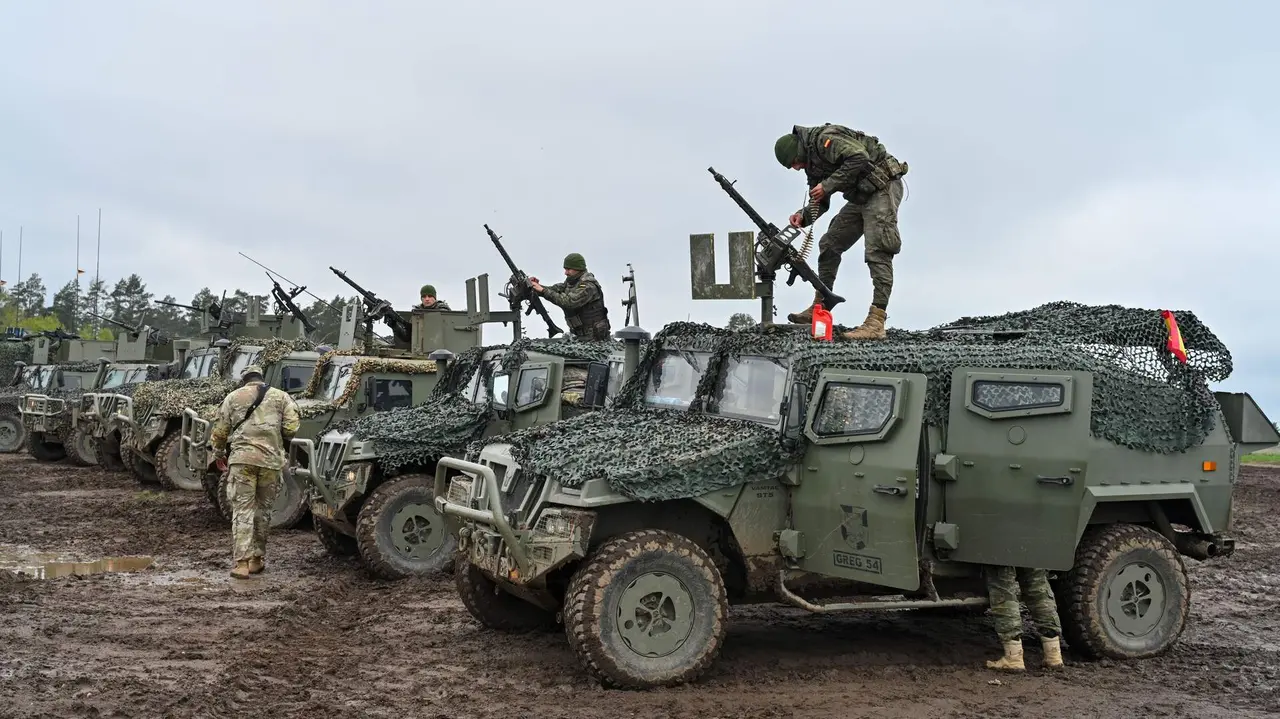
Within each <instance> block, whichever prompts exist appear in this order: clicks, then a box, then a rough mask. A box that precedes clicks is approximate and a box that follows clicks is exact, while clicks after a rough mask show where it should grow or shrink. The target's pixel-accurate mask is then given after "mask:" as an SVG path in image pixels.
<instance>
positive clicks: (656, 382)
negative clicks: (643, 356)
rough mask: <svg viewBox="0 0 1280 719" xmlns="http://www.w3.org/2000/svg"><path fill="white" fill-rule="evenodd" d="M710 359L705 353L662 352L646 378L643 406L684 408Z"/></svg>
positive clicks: (695, 389) (691, 397) (691, 399)
mask: <svg viewBox="0 0 1280 719" xmlns="http://www.w3.org/2000/svg"><path fill="white" fill-rule="evenodd" d="M710 359H711V354H710V353H709V352H687V351H685V350H663V351H662V354H661V355H660V356H659V358H658V362H657V364H655V365H654V367H653V372H651V373H650V375H649V386H648V387H647V388H646V389H645V392H644V401H645V403H646V404H652V405H661V406H666V407H679V408H681V409H684V408H687V407H688V406H689V404H690V403H691V402H692V401H693V395H694V393H695V392H696V391H697V390H698V380H699V379H701V377H702V372H703V371H704V370H705V369H706V368H707V362H708V361H709V360H710Z"/></svg>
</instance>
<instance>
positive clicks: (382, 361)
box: [299, 350, 437, 419]
mask: <svg viewBox="0 0 1280 719" xmlns="http://www.w3.org/2000/svg"><path fill="white" fill-rule="evenodd" d="M356 354H358V353H357V352H353V351H351V350H340V351H336V352H328V353H325V354H324V355H323V356H322V357H321V358H320V360H319V361H318V362H317V363H316V370H315V372H313V373H312V375H311V379H310V380H309V381H308V382H307V388H306V390H304V392H303V394H302V396H303V397H305V398H307V399H317V398H316V393H317V392H319V391H320V381H321V379H322V378H323V376H324V371H325V369H326V368H327V367H328V366H329V365H330V364H331V363H332V362H333V360H334V358H335V357H340V356H348V357H349V356H352V355H356ZM436 369H437V367H436V363H435V362H432V361H431V360H427V359H407V358H398V357H360V358H359V359H357V360H356V361H355V362H353V363H352V364H351V376H350V377H349V378H348V379H347V384H346V385H345V386H344V387H343V389H342V394H340V395H338V396H337V397H334V398H331V399H324V400H323V401H322V402H314V403H312V402H309V403H307V404H306V405H300V406H299V412H300V413H301V415H302V417H303V418H304V419H305V418H307V417H314V416H317V415H320V414H324V413H325V412H329V411H332V410H333V409H335V408H337V407H342V406H345V405H346V404H347V402H349V401H351V398H352V397H354V396H355V394H356V392H359V391H360V389H361V384H360V378H361V377H362V376H363V375H364V374H365V373H366V372H385V373H399V374H408V375H415V374H432V373H434V372H435V371H436Z"/></svg>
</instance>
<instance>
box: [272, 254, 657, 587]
mask: <svg viewBox="0 0 1280 719" xmlns="http://www.w3.org/2000/svg"><path fill="white" fill-rule="evenodd" d="M624 279H626V278H624ZM487 294H488V277H487V275H481V276H480V277H478V278H475V279H474V280H469V281H468V283H467V307H468V313H469V314H470V316H471V317H472V320H473V322H474V323H475V324H477V325H480V324H483V323H486V322H507V321H510V322H513V323H514V326H515V328H516V329H515V333H514V336H515V337H517V338H519V339H517V340H516V341H515V342H514V343H512V344H511V345H492V346H487V347H477V348H473V349H471V350H468V351H467V352H464V353H462V354H461V355H460V356H458V357H457V358H456V359H455V360H454V361H452V362H450V363H449V366H448V368H447V370H446V371H445V376H444V377H442V378H441V380H440V382H439V383H438V384H437V385H436V387H435V389H434V390H433V392H432V393H431V396H430V397H429V398H428V399H427V400H426V402H425V403H423V404H420V405H418V406H416V407H414V408H412V409H410V410H397V411H392V412H387V413H383V414H376V415H372V416H368V417H364V418H363V419H360V420H359V421H357V422H353V423H348V424H347V425H346V426H343V427H336V428H334V429H333V430H331V431H329V432H328V433H326V434H324V435H323V436H322V437H321V438H320V440H319V443H318V446H317V443H316V442H315V441H314V440H312V439H310V438H302V437H299V438H297V439H295V440H293V443H292V445H291V447H290V466H291V467H292V468H293V472H294V474H295V476H297V477H299V478H301V479H303V480H304V481H305V482H306V483H307V485H308V487H309V488H310V495H311V515H312V518H313V521H314V526H315V531H316V534H317V536H318V538H319V540H320V543H321V544H322V546H324V547H325V548H326V550H328V551H329V552H330V553H333V554H339V555H352V554H357V553H358V554H359V556H360V557H361V559H362V560H363V563H364V565H365V567H366V568H367V569H368V570H369V571H370V573H372V574H373V575H375V576H378V577H382V578H386V579H397V578H401V577H405V576H409V575H424V574H432V573H436V572H440V571H442V570H444V569H446V568H447V567H448V566H449V564H450V563H451V561H452V558H453V550H454V544H453V542H452V539H451V538H450V537H449V536H448V535H447V533H446V532H445V531H444V527H443V525H442V523H441V520H440V517H439V515H438V514H437V513H436V510H435V507H434V506H433V505H432V491H431V488H432V485H433V483H434V479H433V473H434V471H435V465H436V461H437V460H438V459H439V458H440V457H444V456H452V455H461V454H462V452H463V451H464V450H465V448H466V445H467V443H468V442H470V441H472V440H474V439H477V438H479V437H482V436H485V435H488V434H495V433H501V432H507V431H510V430H512V429H518V428H524V427H531V426H535V425H538V424H544V423H547V422H554V421H557V420H559V419H561V418H562V417H570V416H574V415H577V414H580V413H582V412H586V411H590V410H592V409H594V407H589V406H586V405H585V404H584V403H583V402H582V397H583V394H584V391H585V388H586V386H587V384H588V382H589V381H591V382H594V383H596V384H597V385H602V386H603V387H604V391H601V392H598V393H597V394H598V395H599V396H600V397H601V399H602V400H603V398H605V397H606V396H607V395H608V394H609V392H608V388H609V387H612V388H613V389H616V387H617V386H618V384H620V381H621V373H620V371H618V370H619V368H620V367H621V365H622V361H623V355H622V352H623V346H622V344H621V343H619V342H611V341H610V342H593V341H581V340H576V339H572V338H566V337H561V338H552V339H540V340H531V339H527V338H522V337H521V331H520V329H519V327H520V314H519V307H518V306H517V307H516V309H513V310H512V311H510V312H490V311H489V308H488V303H487V301H486V300H485V298H486V297H487ZM517 302H519V300H517ZM628 304H629V305H634V304H635V296H634V292H633V293H632V295H631V297H630V298H629V300H627V301H624V305H628ZM637 311H638V310H637ZM637 352H638V350H637ZM592 363H596V364H599V365H601V368H600V370H599V371H597V372H596V374H595V375H594V376H593V377H590V378H589V377H588V366H590V365H591V364H592Z"/></svg>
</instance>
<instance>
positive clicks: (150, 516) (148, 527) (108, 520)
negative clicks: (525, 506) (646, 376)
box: [0, 455, 1280, 719]
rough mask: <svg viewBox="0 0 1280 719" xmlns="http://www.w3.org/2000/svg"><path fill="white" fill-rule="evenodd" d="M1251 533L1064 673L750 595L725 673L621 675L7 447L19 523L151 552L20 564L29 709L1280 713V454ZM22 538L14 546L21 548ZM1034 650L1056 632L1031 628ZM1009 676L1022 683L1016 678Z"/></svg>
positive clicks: (1248, 490)
mask: <svg viewBox="0 0 1280 719" xmlns="http://www.w3.org/2000/svg"><path fill="white" fill-rule="evenodd" d="M1237 497H1238V500H1237V502H1238V503H1237V511H1236V520H1235V521H1236V526H1235V528H1234V533H1235V536H1236V537H1237V539H1238V549H1237V552H1236V555H1235V556H1234V557H1232V558H1230V559H1227V560H1222V561H1217V562H1214V563H1212V564H1203V565H1202V564H1199V563H1196V562H1194V561H1191V560H1188V564H1189V565H1190V569H1191V572H1192V576H1193V578H1194V594H1193V613H1192V617H1191V621H1190V623H1189V626H1188V629H1187V631H1186V633H1185V634H1184V635H1183V639H1182V642H1181V644H1180V645H1178V646H1177V647H1176V649H1174V650H1173V651H1171V652H1170V653H1169V654H1167V655H1166V656H1163V657H1160V658H1157V659H1152V660H1147V661H1143V662H1134V663H1114V662H1101V663H1086V662H1083V661H1081V660H1079V659H1077V658H1075V657H1073V656H1071V655H1070V654H1069V653H1068V657H1067V661H1068V664H1069V666H1068V667H1067V668H1066V669H1065V671H1063V672H1062V673H1056V674H1055V673H1047V672H1045V671H1043V670H1040V669H1035V668H1033V669H1031V670H1030V671H1029V672H1028V673H1027V674H1026V675H1024V676H1013V677H1011V676H1008V675H1003V674H997V673H995V672H992V671H989V670H987V669H986V668H985V667H984V666H983V660H984V659H987V658H992V657H994V656H995V655H996V654H997V645H996V640H995V638H994V637H993V635H992V633H991V631H990V630H989V627H988V624H987V620H986V619H985V618H984V617H983V616H982V615H981V614H980V613H979V614H977V615H975V616H971V617H961V618H954V617H939V616H922V615H920V614H918V613H900V614H898V615H896V616H887V615H868V616H839V617H815V616H809V615H805V614H803V613H802V612H799V611H793V610H790V609H782V608H775V607H763V608H761V607H755V608H747V609H735V610H734V611H733V613H732V621H731V625H730V631H729V637H728V641H727V643H726V646H725V649H724V653H723V655H722V657H721V660H720V661H719V663H718V664H716V665H715V667H714V668H713V670H712V672H711V674H710V675H709V676H708V677H707V678H705V679H704V680H703V681H702V682H700V683H698V684H696V685H694V686H688V687H683V688H678V689H670V690H661V691H650V692H624V691H604V690H601V689H600V688H598V687H597V686H595V685H593V684H591V683H590V682H588V681H586V680H585V679H584V678H583V674H582V673H581V672H580V671H579V670H578V668H577V666H576V664H575V660H574V658H573V656H572V655H571V654H570V652H569V649H568V647H567V645H566V643H565V640H564V637H563V635H562V634H559V633H555V634H539V635H533V636H518V637H509V636H503V635H499V634H495V633H491V632H488V631H484V630H482V629H480V628H479V626H478V625H476V624H475V623H474V622H472V621H471V619H470V617H469V616H468V615H467V613H466V612H465V610H463V608H462V606H461V605H460V604H459V602H458V601H457V599H456V597H455V594H454V590H453V586H452V582H451V581H440V582H429V581H417V582H413V581H406V582H399V583H387V582H378V581H373V580H370V579H369V578H367V577H366V576H365V575H364V574H363V573H362V571H361V570H360V568H359V566H358V565H357V563H356V562H355V561H354V560H335V559H331V558H329V557H327V556H326V555H325V554H323V552H322V551H321V549H320V547H319V545H318V543H317V542H316V540H315V539H314V538H313V536H312V535H311V533H310V530H309V529H307V528H304V529H301V530H294V531H290V532H284V533H279V534H275V535H273V536H272V538H271V540H270V544H269V547H268V555H269V556H268V568H267V573H266V574H265V575H263V576H262V577H261V578H257V579H254V580H251V581H248V582H242V581H236V580H232V579H230V577H228V575H227V571H228V569H229V565H230V562H229V558H230V532H229V529H228V528H226V527H225V526H223V525H222V524H221V523H220V521H219V520H218V519H217V518H216V517H215V514H214V512H213V510H212V509H211V508H210V507H209V506H208V504H207V500H206V499H205V497H204V496H203V494H199V493H190V492H169V493H165V492H159V493H156V492H143V491H142V488H141V487H139V486H138V485H137V484H135V483H134V481H133V480H132V479H130V478H129V477H128V476H127V475H124V474H107V473H103V472H100V471H98V470H96V469H77V468H74V467H65V466H60V465H39V464H37V463H36V462H34V461H33V460H31V459H30V458H28V457H26V456H25V455H17V456H15V455H0V545H3V546H4V547H5V549H4V550H3V551H5V552H8V553H9V554H10V555H11V554H12V553H13V547H14V546H15V545H16V546H19V547H21V548H22V551H51V552H62V553H70V554H74V555H77V556H78V557H80V558H83V559H96V558H98V557H102V556H110V555H133V554H144V555H150V556H152V557H154V560H155V564H154V565H153V566H152V567H151V568H150V569H147V570H145V571H142V572H137V573H128V574H105V575H96V576H92V577H84V578H77V577H70V578H63V579H38V580H27V581H18V580H14V579H8V578H6V577H7V576H8V575H6V574H5V573H3V572H0V716H5V717H37V716H39V717H47V716H66V717H135V716H136V717H213V716H219V717H231V716H235V717H291V716H304V717H308V719H322V718H324V717H353V716H367V717H410V716H413V717H504V718H506V717H522V716H537V717H540V718H543V717H545V718H551V717H598V716H610V717H646V718H647V719H659V718H661V717H694V716H697V717H702V718H704V719H709V718H711V717H824V718H829V717H863V716H867V717H877V718H880V719H889V718H892V717H1017V716H1039V717H1045V716H1050V717H1114V716H1143V717H1254V716H1258V717H1260V716H1267V715H1274V713H1275V712H1280V536H1277V532H1276V531H1275V527H1276V517H1277V516H1280V467H1271V468H1262V467H1256V468H1255V467H1250V468H1246V469H1245V470H1244V472H1243V477H1242V480H1241V484H1240V487H1239V490H1238V494H1237ZM0 560H3V557H0ZM1027 647H1028V662H1029V665H1030V666H1032V667H1034V666H1035V665H1036V664H1037V663H1038V661H1039V650H1038V647H1036V646H1035V644H1034V642H1032V641H1028V642H1027ZM997 682H998V683H997Z"/></svg>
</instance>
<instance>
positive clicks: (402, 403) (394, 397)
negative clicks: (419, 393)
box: [373, 379, 413, 412]
mask: <svg viewBox="0 0 1280 719" xmlns="http://www.w3.org/2000/svg"><path fill="white" fill-rule="evenodd" d="M412 406H413V380H408V379H377V380H374V381H373V409H374V411H375V412H385V411H387V410H389V409H396V408H398V407H412Z"/></svg>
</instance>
